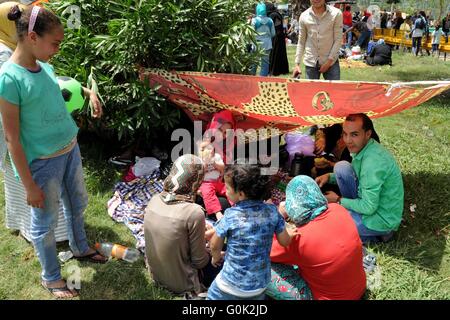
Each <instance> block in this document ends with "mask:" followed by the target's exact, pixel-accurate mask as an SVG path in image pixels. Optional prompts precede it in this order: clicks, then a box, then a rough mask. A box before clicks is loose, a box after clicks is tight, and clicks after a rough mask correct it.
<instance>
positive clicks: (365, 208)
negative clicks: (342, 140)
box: [330, 139, 404, 231]
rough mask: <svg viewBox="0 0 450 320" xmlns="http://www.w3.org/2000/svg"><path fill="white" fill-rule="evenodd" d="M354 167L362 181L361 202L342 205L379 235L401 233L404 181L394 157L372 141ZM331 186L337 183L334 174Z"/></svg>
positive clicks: (356, 157)
mask: <svg viewBox="0 0 450 320" xmlns="http://www.w3.org/2000/svg"><path fill="white" fill-rule="evenodd" d="M352 158H353V160H352V167H353V170H354V171H355V173H356V176H357V177H358V198H357V199H347V198H342V199H341V204H342V206H344V207H345V208H347V209H351V210H353V211H356V212H358V213H360V214H361V215H362V221H363V224H364V225H365V226H366V227H367V228H369V229H371V230H375V231H390V230H397V229H398V227H399V225H400V222H401V220H402V214H403V196H404V190H403V180H402V174H401V172H400V168H399V167H398V164H397V162H396V161H395V159H394V157H393V156H392V154H391V153H390V152H389V151H388V150H387V149H386V148H385V147H383V146H382V145H381V144H379V143H378V142H376V141H375V140H373V139H370V140H369V142H368V143H367V145H366V146H365V147H364V148H363V149H362V150H361V151H360V152H358V153H357V154H352ZM330 182H331V183H336V177H335V175H334V173H332V174H330Z"/></svg>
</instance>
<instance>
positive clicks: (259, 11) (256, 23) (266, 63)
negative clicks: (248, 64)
mask: <svg viewBox="0 0 450 320" xmlns="http://www.w3.org/2000/svg"><path fill="white" fill-rule="evenodd" d="M252 26H253V27H254V28H255V31H256V32H257V33H258V35H257V36H256V41H257V42H258V45H259V46H260V48H261V49H263V50H264V54H263V56H262V57H261V64H260V71H259V75H260V76H262V77H266V76H268V75H269V67H270V53H271V51H272V38H273V37H274V36H275V27H274V25H273V21H272V19H270V18H269V17H268V16H267V9H266V5H265V4H264V3H258V5H257V6H256V17H255V18H253V19H252ZM252 74H253V75H255V74H256V66H254V67H253V69H252Z"/></svg>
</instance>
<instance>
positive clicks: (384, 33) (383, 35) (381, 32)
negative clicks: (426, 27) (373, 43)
mask: <svg viewBox="0 0 450 320" xmlns="http://www.w3.org/2000/svg"><path fill="white" fill-rule="evenodd" d="M373 38H374V40H379V39H384V41H385V42H386V43H387V44H391V45H395V46H397V45H399V46H403V47H412V40H411V38H410V36H409V32H407V31H402V30H395V29H380V28H375V29H374V30H373ZM431 40H432V36H431V34H430V35H429V36H428V37H427V38H426V39H423V40H422V46H423V48H424V49H427V50H431ZM439 52H443V53H444V60H446V59H447V53H450V41H449V42H445V38H444V37H441V42H440V45H439Z"/></svg>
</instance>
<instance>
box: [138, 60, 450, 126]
mask: <svg viewBox="0 0 450 320" xmlns="http://www.w3.org/2000/svg"><path fill="white" fill-rule="evenodd" d="M141 79H142V80H144V79H147V80H148V81H149V82H150V85H151V86H153V87H154V86H158V87H157V88H158V92H159V93H160V94H162V95H163V96H165V97H166V98H167V99H168V100H170V101H172V102H173V103H175V104H177V105H178V106H180V107H181V108H182V109H183V110H184V111H185V112H186V113H187V114H188V115H189V116H190V118H191V119H192V120H203V121H209V119H211V116H212V114H213V113H215V112H217V111H220V110H222V109H228V110H231V111H232V112H233V114H234V115H235V117H236V119H237V128H242V129H244V130H246V129H249V128H255V129H259V128H277V129H279V130H280V131H283V132H286V131H290V130H293V129H296V128H299V127H302V126H310V125H313V124H332V123H339V122H343V121H344V118H345V117H346V116H347V115H348V114H350V113H358V112H363V113H366V114H367V115H368V116H370V117H371V118H379V117H385V116H389V115H392V114H395V113H398V112H400V111H403V110H405V109H408V108H412V107H415V106H418V105H420V104H422V103H424V102H425V101H427V100H429V99H431V98H432V97H434V96H436V95H438V94H440V93H442V92H443V91H445V90H448V89H450V81H435V82H433V81H424V82H409V83H375V82H361V81H320V80H300V79H287V78H275V77H258V76H246V75H235V74H219V73H199V72H168V71H164V70H160V69H150V70H146V71H144V72H142V73H141Z"/></svg>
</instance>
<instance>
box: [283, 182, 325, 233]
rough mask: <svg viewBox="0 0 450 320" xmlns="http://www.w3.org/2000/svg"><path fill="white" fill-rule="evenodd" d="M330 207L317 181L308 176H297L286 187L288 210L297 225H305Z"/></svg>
mask: <svg viewBox="0 0 450 320" xmlns="http://www.w3.org/2000/svg"><path fill="white" fill-rule="evenodd" d="M327 208H328V202H327V199H326V198H325V197H324V195H323V194H322V192H321V191H320V188H319V186H318V185H317V183H316V182H315V181H314V180H313V179H311V178H310V177H308V176H296V177H295V178H294V179H292V180H291V182H289V184H288V185H287V187H286V212H287V215H288V216H289V218H291V220H292V221H293V222H294V223H295V224H296V225H297V226H301V225H304V224H306V223H308V222H310V221H312V220H314V219H315V218H316V217H317V216H319V215H320V214H322V213H323V212H324V211H325V210H327Z"/></svg>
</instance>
